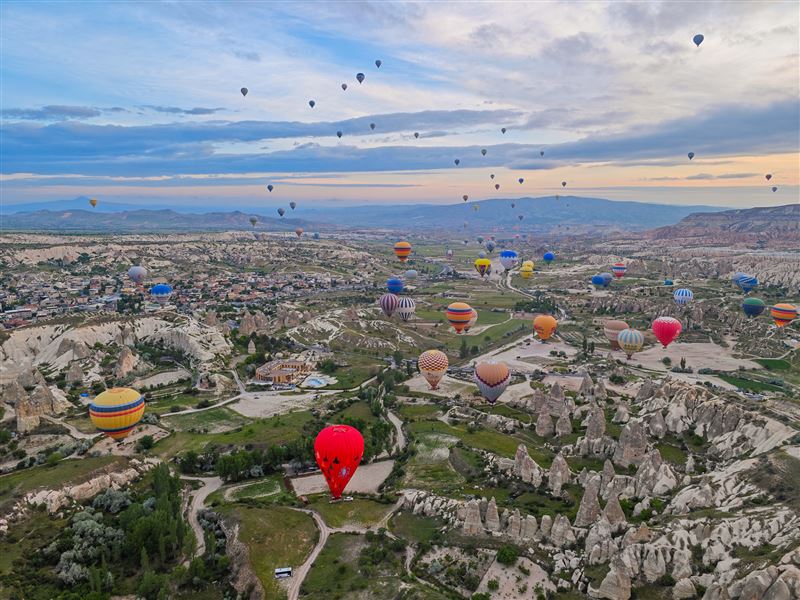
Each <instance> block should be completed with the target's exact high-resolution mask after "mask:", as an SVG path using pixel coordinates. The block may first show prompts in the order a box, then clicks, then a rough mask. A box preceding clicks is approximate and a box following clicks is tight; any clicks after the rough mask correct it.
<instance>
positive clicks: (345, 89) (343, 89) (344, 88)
mask: <svg viewBox="0 0 800 600" xmlns="http://www.w3.org/2000/svg"><path fill="white" fill-rule="evenodd" d="M342 91H343V92H345V91H347V84H346V83H343V84H342Z"/></svg>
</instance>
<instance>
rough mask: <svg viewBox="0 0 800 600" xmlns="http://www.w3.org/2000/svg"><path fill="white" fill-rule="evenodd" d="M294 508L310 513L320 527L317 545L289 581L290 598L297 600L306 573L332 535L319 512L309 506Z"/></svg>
mask: <svg viewBox="0 0 800 600" xmlns="http://www.w3.org/2000/svg"><path fill="white" fill-rule="evenodd" d="M294 510H299V511H300V512H304V513H308V514H309V515H311V516H312V517H313V518H314V522H315V523H316V525H317V529H319V539H318V540H317V545H316V546H314V549H313V550H312V551H311V554H309V555H308V558H306V560H305V562H304V563H303V564H302V565H300V566H299V567H297V569H295V570H294V574H293V577H292V581H291V582H290V583H289V592H288V596H289V600H297V598H298V597H299V596H300V587H301V586H302V585H303V581H304V580H305V578H306V575H308V571H309V569H311V565H313V564H314V561H315V560H317V557H318V556H319V553H320V552H322V548H323V547H324V546H325V543H326V542H327V541H328V536H329V535H330V530H329V529H328V525H327V524H326V523H325V521H323V520H322V517H321V516H319V513H317V512H315V511H313V510H309V509H307V508H295V509H294Z"/></svg>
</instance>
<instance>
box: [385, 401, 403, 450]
mask: <svg viewBox="0 0 800 600" xmlns="http://www.w3.org/2000/svg"><path fill="white" fill-rule="evenodd" d="M386 416H387V417H388V418H389V422H390V423H391V424H392V425H394V431H395V434H396V435H395V452H396V453H397V454H400V453H401V452H402V451H403V449H404V448H405V447H406V435H405V434H404V433H403V422H402V421H401V420H400V418H399V417H398V416H397V415H396V414H394V413H393V412H392V411H390V410H387V411H386Z"/></svg>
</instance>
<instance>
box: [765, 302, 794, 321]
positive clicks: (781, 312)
mask: <svg viewBox="0 0 800 600" xmlns="http://www.w3.org/2000/svg"><path fill="white" fill-rule="evenodd" d="M769 314H770V316H771V317H772V320H773V321H775V325H777V326H778V327H786V326H787V325H788V324H789V323H791V322H792V321H794V320H795V319H796V318H797V307H796V306H795V305H794V304H787V303H785V302H782V303H780V304H776V305H775V306H770V307H769Z"/></svg>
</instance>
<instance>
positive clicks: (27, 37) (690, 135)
mask: <svg viewBox="0 0 800 600" xmlns="http://www.w3.org/2000/svg"><path fill="white" fill-rule="evenodd" d="M798 23H800V4H799V3H797V2H796V1H788V2H770V1H756V2H745V1H741V2H695V1H689V2H679V1H671V2H655V1H653V2H622V1H619V2H607V3H604V2H530V3H519V2H513V3H512V2H509V3H502V2H485V3H484V2H469V3H467V2H459V3H447V2H436V3H434V2H425V3H406V2H326V3H317V2H315V3H310V2H286V3H281V2H270V3H267V2H263V3H261V2H241V3H239V2H163V3H161V2H159V3H156V2H137V3H134V2H129V3H126V2H113V3H104V2H67V1H62V2H53V3H49V2H29V1H26V2H15V1H10V0H4V2H2V4H0V44H1V47H0V115H1V116H2V122H1V123H0V134H1V135H2V138H1V140H0V155H1V156H0V158H1V159H2V164H0V201H2V203H3V204H9V205H10V204H19V203H28V202H38V201H53V200H66V199H71V198H75V197H78V196H91V197H97V198H98V199H99V200H101V201H109V202H115V201H116V202H126V203H131V202H133V203H138V204H141V205H142V206H143V207H146V206H147V205H163V204H165V203H166V204H173V205H181V206H182V207H186V206H192V207H195V206H196V207H198V208H202V207H203V206H208V207H212V206H213V207H218V206H220V205H228V206H237V207H241V208H251V207H252V208H256V207H265V206H281V205H285V204H286V203H288V202H289V201H291V200H294V201H296V202H298V203H307V205H314V206H326V205H337V204H338V205H346V204H365V203H387V204H396V203H404V202H407V203H419V202H432V203H453V202H458V201H460V200H461V198H462V196H463V195H465V194H466V195H468V196H469V198H470V199H473V200H480V199H487V198H498V197H501V198H508V197H520V196H544V195H552V194H556V193H559V192H560V191H562V190H565V193H569V194H572V195H580V196H593V197H602V198H608V199H612V200H638V201H642V202H657V203H668V204H707V205H715V206H731V207H751V206H769V205H778V204H789V203H792V202H799V201H800V59H799V57H800V32H799V31H798ZM698 33H701V34H703V35H704V36H705V39H704V41H703V42H702V44H701V45H700V46H699V47H698V46H696V45H695V44H694V43H693V41H692V38H693V37H694V35H695V34H698ZM375 60H381V61H382V64H381V66H380V68H378V67H376V65H375ZM357 73H363V74H364V75H365V79H364V81H363V83H359V82H358V81H357V80H356V74H357ZM342 84H346V85H347V89H346V90H343V89H342ZM242 87H246V88H248V93H247V95H246V96H243V95H242V94H241V93H240V88H242ZM310 100H314V102H315V106H314V107H313V108H312V107H310V106H309V101H310ZM370 124H374V125H375V128H374V129H371V125H370ZM501 128H505V129H506V132H505V133H502V131H501ZM337 132H341V133H342V135H341V138H340V137H338V136H337ZM415 132H416V133H419V137H415V136H414V133H415ZM482 149H485V150H486V154H485V155H483V154H482V153H481V150H482ZM542 152H544V155H543V156H542ZM689 152H694V158H693V159H692V160H689V158H688V153H689ZM455 160H459V163H460V164H458V165H456V164H455ZM767 173H769V174H771V175H772V179H771V180H770V181H769V182H768V181H767V180H766V178H765V175H766V174H767ZM492 174H493V175H494V176H495V178H494V179H491V178H490V175H492ZM520 178H521V179H522V180H523V181H522V183H520V182H519V179H520ZM562 182H566V183H567V186H566V188H564V187H562ZM267 184H272V185H273V186H274V189H273V191H272V192H268V191H267V189H266V185H267ZM495 184H499V186H500V188H499V189H495ZM773 186H775V187H777V191H775V192H773V191H772V189H771V188H772V187H773Z"/></svg>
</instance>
